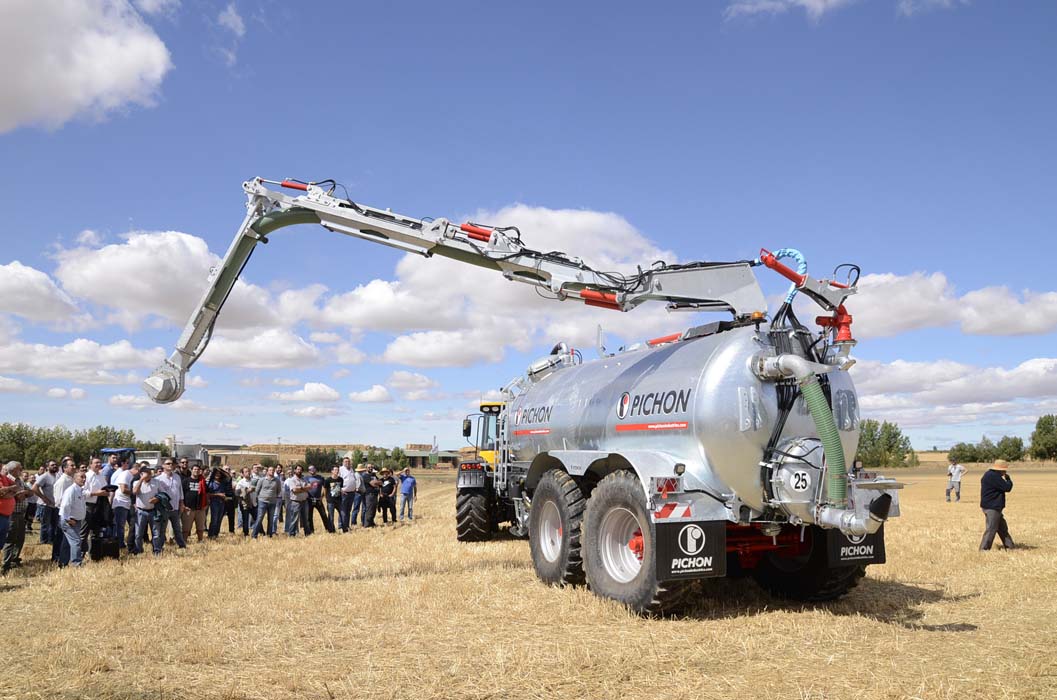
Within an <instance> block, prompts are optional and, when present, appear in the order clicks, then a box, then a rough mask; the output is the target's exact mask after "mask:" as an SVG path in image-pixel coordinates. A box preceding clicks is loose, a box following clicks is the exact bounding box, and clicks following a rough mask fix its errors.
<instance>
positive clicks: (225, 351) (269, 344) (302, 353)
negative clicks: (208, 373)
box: [202, 329, 320, 369]
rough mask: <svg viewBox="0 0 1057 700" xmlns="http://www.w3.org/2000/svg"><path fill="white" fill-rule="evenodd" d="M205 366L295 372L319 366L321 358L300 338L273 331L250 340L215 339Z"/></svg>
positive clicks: (210, 345) (291, 334)
mask: <svg viewBox="0 0 1057 700" xmlns="http://www.w3.org/2000/svg"><path fill="white" fill-rule="evenodd" d="M202 362H204V363H206V364H207V365H211V366H214V367H242V368H245V369H291V368H297V367H310V366H313V365H316V364H319V362H320V356H319V350H317V349H316V347H315V346H314V345H311V344H310V343H307V342H306V341H305V340H304V339H303V338H301V337H300V336H298V335H295V334H293V333H291V332H290V331H287V330H282V329H272V330H267V331H264V332H263V333H258V334H257V335H254V336H251V337H248V338H224V337H217V338H213V341H212V342H211V343H210V344H209V349H208V350H206V352H205V353H204V354H203V355H202Z"/></svg>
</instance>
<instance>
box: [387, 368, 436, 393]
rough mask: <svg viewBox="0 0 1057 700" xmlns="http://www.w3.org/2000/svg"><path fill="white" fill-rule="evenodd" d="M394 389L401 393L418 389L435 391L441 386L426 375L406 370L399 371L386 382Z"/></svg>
mask: <svg viewBox="0 0 1057 700" xmlns="http://www.w3.org/2000/svg"><path fill="white" fill-rule="evenodd" d="M385 383H386V384H388V385H389V386H391V387H393V388H394V389H398V390H400V391H414V390H416V389H433V388H435V387H438V386H440V384H439V383H438V382H437V381H436V380H434V379H430V378H429V377H427V376H426V375H424V374H419V373H418V372H407V371H405V370H397V371H395V372H393V373H392V374H390V375H389V379H387V380H386V382H385Z"/></svg>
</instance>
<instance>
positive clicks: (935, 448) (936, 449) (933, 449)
mask: <svg viewBox="0 0 1057 700" xmlns="http://www.w3.org/2000/svg"><path fill="white" fill-rule="evenodd" d="M932 451H933V452H939V451H940V448H938V447H936V446H935V445H933V446H932Z"/></svg>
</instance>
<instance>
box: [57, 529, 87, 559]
mask: <svg viewBox="0 0 1057 700" xmlns="http://www.w3.org/2000/svg"><path fill="white" fill-rule="evenodd" d="M59 527H61V528H62V534H63V537H64V539H65V540H66V547H65V548H64V549H65V550H66V551H67V552H68V554H67V556H66V557H65V559H66V561H60V563H59V566H66V564H67V562H69V563H70V564H73V565H74V566H80V565H81V562H82V561H83V559H84V552H83V551H82V550H81V521H79V520H74V521H73V525H70V524H69V523H68V522H66V521H65V520H64V521H62V522H61V523H59Z"/></svg>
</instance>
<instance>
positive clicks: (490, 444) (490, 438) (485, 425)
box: [478, 415, 496, 450]
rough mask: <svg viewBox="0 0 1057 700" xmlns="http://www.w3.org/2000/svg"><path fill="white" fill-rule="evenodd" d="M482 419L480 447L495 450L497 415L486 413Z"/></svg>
mask: <svg viewBox="0 0 1057 700" xmlns="http://www.w3.org/2000/svg"><path fill="white" fill-rule="evenodd" d="M481 421H482V422H481V433H480V435H481V446H480V447H479V448H478V449H481V450H494V449H495V443H496V433H495V427H496V417H495V416H489V415H484V416H481Z"/></svg>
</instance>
